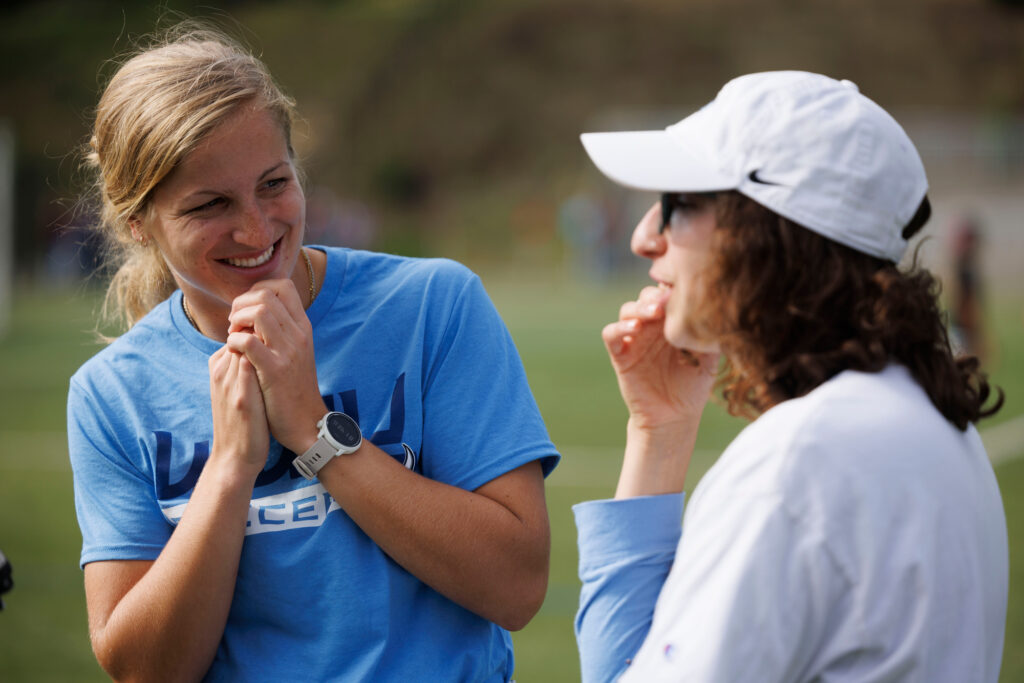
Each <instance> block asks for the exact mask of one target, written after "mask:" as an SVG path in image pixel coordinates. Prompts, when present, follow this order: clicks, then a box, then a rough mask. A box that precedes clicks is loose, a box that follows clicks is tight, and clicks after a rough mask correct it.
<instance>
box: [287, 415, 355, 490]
mask: <svg viewBox="0 0 1024 683" xmlns="http://www.w3.org/2000/svg"><path fill="white" fill-rule="evenodd" d="M316 426H317V427H318V428H319V429H320V433H319V435H318V436H317V440H316V443H314V444H313V445H312V446H310V447H309V450H308V451H306V452H305V453H303V454H302V455H299V456H296V457H295V460H292V465H294V466H295V469H297V470H298V471H299V474H301V475H302V476H304V477H305V478H306V479H313V478H314V477H316V473H317V472H319V471H320V470H321V469H322V468H323V466H324V465H326V464H327V463H328V462H330V460H331V458H335V457H337V456H339V455H346V454H348V453H354V452H355V451H357V450H359V447H360V446H361V445H362V444H363V433H362V432H361V431H359V424H358V423H357V422H356V421H355V420H353V419H352V418H351V417H349V416H348V415H346V414H345V413H339V412H335V411H331V412H329V413H327V414H326V415H324V416H323V417H322V418H320V421H319V422H317V423H316Z"/></svg>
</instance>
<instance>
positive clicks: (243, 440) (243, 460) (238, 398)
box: [209, 346, 270, 479]
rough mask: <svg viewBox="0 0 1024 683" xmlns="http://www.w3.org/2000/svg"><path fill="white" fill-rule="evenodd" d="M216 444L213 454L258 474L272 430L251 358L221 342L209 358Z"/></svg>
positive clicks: (246, 472)
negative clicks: (268, 423)
mask: <svg viewBox="0 0 1024 683" xmlns="http://www.w3.org/2000/svg"><path fill="white" fill-rule="evenodd" d="M209 367H210V403H211V407H212V409H213V448H212V449H211V452H210V458H211V459H214V458H217V459H223V462H224V464H228V465H235V466H237V467H238V468H239V474H241V475H244V476H246V477H250V476H251V478H252V479H255V478H256V475H257V474H259V472H260V470H261V469H263V466H264V465H265V464H266V461H267V450H268V449H269V448H270V431H269V428H268V425H267V416H266V412H265V410H264V407H263V396H262V394H261V392H260V385H259V382H258V380H257V378H256V370H255V369H254V368H253V366H252V364H251V363H250V362H249V360H248V359H247V358H246V357H245V356H243V355H240V354H238V353H234V352H233V351H231V350H230V349H229V348H228V347H227V346H222V347H221V348H220V349H218V350H217V351H216V352H215V353H214V354H213V355H212V356H210V361H209Z"/></svg>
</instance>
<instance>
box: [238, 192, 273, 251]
mask: <svg viewBox="0 0 1024 683" xmlns="http://www.w3.org/2000/svg"><path fill="white" fill-rule="evenodd" d="M270 223H271V221H270V217H269V216H268V215H267V214H266V212H265V211H263V209H262V208H261V207H260V205H259V202H251V203H246V204H245V205H243V206H241V211H240V215H239V222H238V226H237V227H236V228H235V231H234V235H233V237H234V240H235V242H237V243H239V244H244V245H246V246H251V247H258V248H264V247H267V246H269V245H270V242H271V240H272V238H273V228H272V227H271V224H270Z"/></svg>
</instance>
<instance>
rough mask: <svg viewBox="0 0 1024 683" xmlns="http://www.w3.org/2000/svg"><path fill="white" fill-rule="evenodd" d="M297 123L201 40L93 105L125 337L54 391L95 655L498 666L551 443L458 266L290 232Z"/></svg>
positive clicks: (224, 50) (363, 666) (541, 561)
mask: <svg viewBox="0 0 1024 683" xmlns="http://www.w3.org/2000/svg"><path fill="white" fill-rule="evenodd" d="M293 115H294V113H293V103H292V101H291V100H290V99H289V98H288V97H286V96H285V95H283V94H282V92H281V91H280V90H279V89H278V87H277V86H276V85H275V84H274V82H273V81H272V79H271V78H270V76H269V74H268V73H267V71H266V69H265V67H264V66H263V64H262V63H260V62H259V61H258V60H257V59H255V58H253V57H252V56H251V55H249V54H248V53H246V52H245V51H244V50H243V49H241V48H240V47H238V46H237V45H235V44H233V43H232V42H231V41H230V40H228V39H227V38H225V37H224V36H223V35H220V34H218V33H216V32H211V31H201V30H190V31H184V30H179V31H177V32H176V33H175V35H172V36H170V37H168V38H167V39H165V40H163V41H162V42H160V43H158V44H156V45H154V46H153V47H150V48H148V49H144V50H142V51H140V52H139V53H138V54H136V55H135V56H134V57H132V58H131V59H129V60H128V61H126V62H125V63H124V64H123V65H122V66H121V67H120V69H119V70H118V71H117V73H116V74H115V75H114V77H113V78H112V79H111V81H110V82H109V84H108V85H107V86H106V89H105V91H104V93H103V95H102V97H101V99H100V102H99V106H98V108H97V113H96V120H95V127H94V130H93V136H92V139H91V143H90V150H89V153H88V161H89V162H90V164H91V165H92V166H93V167H94V168H95V170H96V172H97V178H98V182H97V186H98V190H99V194H100V197H101V199H102V205H103V209H102V226H101V227H102V230H103V231H104V234H105V235H106V237H107V238H108V241H109V242H110V243H111V244H112V245H115V246H116V247H118V248H119V251H120V253H121V259H122V265H121V266H120V269H119V270H118V271H117V273H116V275H115V277H114V278H113V280H112V283H111V285H110V291H109V292H108V306H109V308H110V309H111V310H113V311H114V312H117V313H120V314H122V315H123V316H124V319H125V320H126V322H127V327H128V330H127V331H126V332H125V333H124V334H123V335H122V336H120V337H119V338H118V339H116V340H115V341H113V343H111V344H110V345H109V346H108V347H106V348H105V349H104V350H102V351H101V352H100V353H98V354H97V355H96V356H95V357H94V358H92V359H91V360H89V361H88V362H87V363H86V364H85V365H84V366H83V367H82V368H81V369H80V370H79V371H78V372H77V373H76V374H75V375H74V377H72V379H71V386H70V395H69V401H68V431H69V442H70V443H69V446H70V455H71V461H72V465H73V469H74V483H75V499H76V508H77V512H78V518H79V523H80V526H81V529H82V535H83V550H82V557H81V563H82V565H83V566H84V572H85V590H86V597H87V601H88V610H89V625H90V631H91V637H92V642H93V648H94V650H95V652H96V656H97V658H98V660H99V662H100V664H101V665H102V666H103V668H104V669H105V670H106V671H107V672H108V673H109V674H110V675H111V676H113V677H114V678H116V679H125V680H197V679H202V678H205V679H206V680H236V681H239V680H304V681H306V680H309V681H313V680H448V681H455V680H472V681H491V680H494V681H506V680H508V679H509V677H510V675H511V673H512V667H513V657H512V649H511V641H510V637H509V634H508V630H510V629H518V628H521V627H522V626H523V625H525V624H526V623H527V622H528V621H529V620H530V619H531V617H532V616H533V615H534V614H535V613H536V611H537V609H538V608H539V606H540V603H541V601H542V600H543V596H544V593H545V588H546V581H547V572H548V554H549V532H548V519H547V512H546V509H545V503H544V489H543V477H544V475H546V474H547V473H548V472H550V471H551V469H552V468H553V467H554V466H555V464H556V462H557V459H558V456H557V453H556V452H555V449H554V447H553V445H552V444H551V442H550V440H549V439H548V436H547V433H546V431H545V428H544V425H543V422H542V420H541V418H540V416H539V414H538V412H537V409H536V405H535V403H534V401H533V398H532V396H531V394H530V391H529V388H528V387H527V384H526V380H525V376H524V373H523V369H522V366H521V363H520V360H519V357H518V355H517V353H516V351H515V348H514V346H513V344H512V341H511V339H510V337H509V335H508V333H507V331H506V329H505V327H504V325H503V324H502V322H501V320H500V319H499V317H498V315H497V313H496V312H495V310H494V308H493V306H492V305H491V303H490V301H489V300H488V298H487V296H486V294H485V292H484V290H483V288H482V286H481V284H480V281H479V279H478V278H477V277H476V276H474V275H473V274H472V273H470V272H469V271H467V270H466V269H465V268H463V267H462V266H459V265H458V264H455V263H453V262H450V261H444V260H415V259H407V258H400V257H396V256H390V255H385V254H376V253H369V252H359V251H353V250H347V249H331V248H323V247H304V246H303V244H302V242H303V231H304V229H305V202H304V196H303V190H302V184H301V182H300V176H299V171H298V168H297V165H296V160H295V158H294V153H293V151H292V145H291V141H290V131H291V121H292V117H293Z"/></svg>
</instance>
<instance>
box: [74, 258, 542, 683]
mask: <svg viewBox="0 0 1024 683" xmlns="http://www.w3.org/2000/svg"><path fill="white" fill-rule="evenodd" d="M324 251H325V252H326V253H327V270H326V275H325V281H324V283H323V286H322V288H321V291H320V294H319V295H318V296H317V298H316V300H315V301H314V302H313V304H312V305H311V306H310V308H309V309H308V310H307V315H308V316H309V319H310V322H311V323H312V325H313V334H314V344H315V350H316V365H317V375H318V380H319V384H320V393H321V395H322V396H323V397H324V400H325V402H326V403H327V405H328V407H330V408H333V409H335V410H343V411H344V412H346V413H348V414H349V415H351V416H352V417H354V418H355V419H356V420H357V421H358V422H359V425H360V427H361V428H362V431H363V434H364V438H367V439H369V440H370V441H372V442H373V443H374V444H376V445H377V446H378V447H380V448H381V449H382V450H384V451H385V452H387V453H389V454H390V455H392V456H393V457H394V458H396V459H397V460H398V461H399V462H403V463H404V464H405V465H406V466H407V467H410V468H412V469H414V470H415V471H417V472H419V473H421V474H422V475H423V476H426V477H429V478H431V479H434V480H437V481H440V482H443V483H446V484H451V485H453V486H458V487H461V488H463V489H467V490H473V489H475V488H477V487H479V486H481V485H483V484H485V483H487V482H488V481H491V480H493V479H495V478H496V477H498V476H500V475H502V474H504V473H506V472H509V471H511V470H513V469H515V468H516V467H519V466H520V465H523V464H525V463H527V462H531V461H534V460H538V459H539V460H541V462H542V465H543V470H544V473H545V475H547V474H548V473H550V472H551V470H552V469H554V467H555V465H556V464H557V462H558V454H557V453H556V451H555V448H554V445H553V444H552V443H551V441H550V439H549V438H548V435H547V431H546V429H545V427H544V423H543V421H542V420H541V417H540V414H539V412H538V410H537V406H536V403H535V402H534V399H533V396H532V394H531V393H530V390H529V387H528V386H527V383H526V376H525V373H524V371H523V368H522V363H521V362H520V359H519V356H518V353H517V352H516V349H515V346H514V345H513V342H512V339H511V337H510V335H509V334H508V331H507V329H506V328H505V325H504V323H503V322H502V321H501V319H500V317H499V316H498V314H497V311H495V309H494V306H493V305H492V304H491V302H490V300H489V299H488V297H487V294H486V293H485V291H484V289H483V286H482V285H481V283H480V280H479V278H477V277H476V276H475V275H473V274H472V273H471V272H470V271H469V270H467V269H466V268H465V267H463V266H461V265H459V264H457V263H454V262H452V261H447V260H442V259H429V260H428V259H408V258H402V257H397V256H391V255H386V254H377V253H371V252H362V251H353V250H347V249H324ZM220 346H221V345H220V344H219V343H218V342H215V341H213V340H211V339H208V338H207V337H204V336H202V335H201V334H199V333H198V332H197V331H196V330H195V329H194V328H193V327H192V326H191V325H190V324H189V322H188V320H187V319H186V318H185V316H184V314H183V311H182V305H181V292H180V291H178V292H175V293H174V294H173V295H172V296H171V297H170V298H169V299H168V300H167V301H165V302H163V303H162V304H160V305H158V306H157V307H156V308H154V309H153V311H151V312H150V313H149V314H148V315H147V316H146V317H145V318H143V319H142V320H141V321H139V322H138V323H137V324H136V325H135V326H134V327H133V328H132V329H131V330H130V331H129V332H127V333H126V334H125V335H123V336H122V337H121V338H119V339H118V340H117V341H115V342H114V343H113V344H111V345H110V346H109V347H107V348H106V349H104V350H103V351H101V352H100V353H98V354H97V355H96V356H95V357H93V358H92V359H90V360H89V361H88V362H87V363H86V364H85V365H83V366H82V368H81V369H79V371H78V372H77V373H75V375H74V376H73V377H72V378H71V386H70V393H69V398H68V438H69V446H70V454H71V463H72V467H73V471H74V484H75V506H76V509H77V512H78V520H79V525H80V526H81V529H82V537H83V548H82V556H81V563H82V565H83V566H84V565H85V564H87V563H89V562H94V561H98V560H154V559H156V557H157V556H158V555H159V554H160V551H161V549H162V548H163V546H164V544H165V543H166V542H167V540H168V539H169V537H170V535H171V532H172V531H173V530H174V525H175V523H176V522H177V520H178V519H180V518H181V514H182V511H183V509H184V506H185V503H187V501H188V499H189V496H190V495H191V492H192V489H193V487H194V485H195V483H196V480H197V479H198V477H199V473H200V471H201V470H202V466H203V464H204V463H205V461H206V458H207V455H208V453H209V448H210V444H211V442H212V439H213V425H212V419H211V408H210V390H209V371H208V365H207V361H208V359H209V356H210V354H212V353H213V352H214V351H216V350H217V349H218V348H219V347H220ZM292 457H294V455H293V454H292V453H290V452H288V451H287V450H285V449H283V448H282V446H281V445H280V444H278V443H277V442H276V441H273V440H272V441H271V447H270V451H269V454H268V457H267V464H266V467H265V468H264V470H263V472H262V473H261V474H260V475H259V477H258V478H257V480H256V484H255V487H254V489H253V493H252V501H251V503H250V509H249V518H248V522H247V525H246V537H245V542H244V544H243V547H242V555H241V563H240V565H239V569H238V578H237V581H236V584H235V594H234V598H233V600H232V604H231V610H230V614H229V617H228V623H227V626H226V628H225V631H224V635H223V638H222V639H221V642H220V646H219V648H218V650H217V655H216V658H215V660H214V662H213V665H212V667H211V669H210V671H209V672H208V674H207V676H206V679H207V680H232V681H237V680H281V681H288V680H296V681H298V680H303V681H310V680H318V681H327V680H346V681H352V680H446V681H456V680H458V681H491V680H495V681H504V680H507V679H508V678H509V676H510V675H511V673H512V667H513V658H512V647H511V639H510V637H509V634H508V633H507V632H506V631H505V630H503V629H501V628H500V627H498V626H496V625H495V624H493V623H491V622H489V621H487V620H485V619H482V618H481V617H478V616H476V615H475V614H473V613H471V612H469V611H468V610H466V609H464V608H462V607H460V606H458V605H456V604H455V603H453V602H451V601H450V600H448V599H447V598H445V597H443V596H442V595H440V594H439V593H437V592H436V591H434V590H433V589H431V588H430V587H429V586H427V585H425V584H424V583H423V582H421V581H420V580H418V579H417V578H416V577H414V576H412V575H411V574H409V573H408V572H407V571H406V570H404V569H403V568H402V567H400V566H398V565H397V564H396V563H395V562H394V561H392V560H391V559H390V558H389V557H388V556H387V555H385V554H384V552H383V551H382V550H381V549H380V548H379V547H377V545H376V544H375V543H374V542H373V541H372V540H370V538H369V537H367V536H366V534H364V533H363V531H362V530H361V529H360V528H359V527H358V526H356V524H355V523H354V522H353V521H352V520H351V519H350V518H349V517H348V515H347V514H345V512H344V511H343V510H342V509H341V508H340V507H339V506H338V504H337V503H336V502H335V501H334V500H333V499H332V498H331V497H330V495H329V494H328V493H327V491H326V490H325V489H324V488H323V486H322V485H321V484H320V483H319V481H318V480H314V481H312V482H309V481H306V480H305V479H304V478H302V477H301V476H300V475H299V474H298V473H297V472H296V471H295V469H294V468H293V467H291V465H290V463H291V459H292ZM302 575H313V576H316V577H317V579H316V581H315V582H314V585H313V586H309V587H304V585H303V582H302V581H298V580H296V578H297V577H298V576H302Z"/></svg>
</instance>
